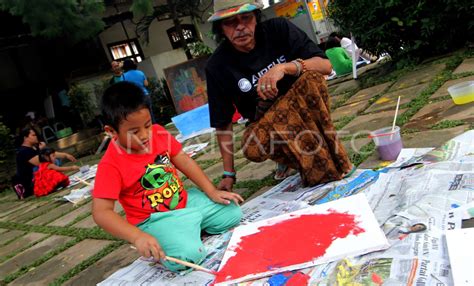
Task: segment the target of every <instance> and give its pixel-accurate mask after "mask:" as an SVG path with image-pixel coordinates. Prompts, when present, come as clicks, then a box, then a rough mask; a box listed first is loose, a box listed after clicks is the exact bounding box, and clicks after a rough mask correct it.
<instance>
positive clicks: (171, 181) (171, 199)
mask: <svg viewBox="0 0 474 286" xmlns="http://www.w3.org/2000/svg"><path fill="white" fill-rule="evenodd" d="M140 185H141V187H142V189H140V190H139V192H140V191H141V192H142V207H145V205H146V202H147V201H148V202H149V203H150V206H151V207H152V208H153V209H155V210H156V211H170V210H173V209H175V208H176V206H177V205H178V204H179V203H180V202H181V201H182V200H183V197H182V196H181V194H180V193H181V192H182V191H183V190H182V183H181V181H180V179H179V178H178V175H177V171H176V169H175V167H174V166H173V165H172V164H171V163H170V160H169V157H168V156H167V155H165V156H162V155H159V156H157V157H156V158H155V160H154V163H152V164H148V165H147V166H146V171H145V174H143V176H142V178H141V180H140Z"/></svg>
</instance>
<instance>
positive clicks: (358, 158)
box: [349, 142, 375, 166]
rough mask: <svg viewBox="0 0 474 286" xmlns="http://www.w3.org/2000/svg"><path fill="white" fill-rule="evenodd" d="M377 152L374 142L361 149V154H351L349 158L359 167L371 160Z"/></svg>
mask: <svg viewBox="0 0 474 286" xmlns="http://www.w3.org/2000/svg"><path fill="white" fill-rule="evenodd" d="M374 151H375V144H374V142H370V143H369V144H367V145H365V146H363V147H362V148H360V150H359V152H357V153H354V152H349V158H350V160H351V162H352V164H354V165H355V166H359V165H360V164H362V162H364V161H365V160H367V158H369V156H370V155H372V153H374Z"/></svg>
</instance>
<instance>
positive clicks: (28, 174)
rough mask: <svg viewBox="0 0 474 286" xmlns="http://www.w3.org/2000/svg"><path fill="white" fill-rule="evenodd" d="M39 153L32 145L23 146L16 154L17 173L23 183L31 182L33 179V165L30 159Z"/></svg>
mask: <svg viewBox="0 0 474 286" xmlns="http://www.w3.org/2000/svg"><path fill="white" fill-rule="evenodd" d="M36 155H38V151H37V150H36V149H34V148H31V147H26V146H21V147H20V148H18V151H17V154H16V174H17V176H18V179H19V180H20V181H21V182H23V183H31V181H32V180H33V167H34V166H35V165H33V164H31V163H30V162H28V161H30V160H31V159H32V158H33V157H35V156H36Z"/></svg>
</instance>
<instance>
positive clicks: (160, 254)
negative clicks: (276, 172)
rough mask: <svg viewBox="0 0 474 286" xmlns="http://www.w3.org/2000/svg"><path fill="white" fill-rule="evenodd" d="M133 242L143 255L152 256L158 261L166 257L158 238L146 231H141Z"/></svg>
mask: <svg viewBox="0 0 474 286" xmlns="http://www.w3.org/2000/svg"><path fill="white" fill-rule="evenodd" d="M133 244H134V245H135V247H136V248H137V250H138V252H139V253H140V255H141V256H144V257H147V258H148V257H150V256H153V258H154V259H155V260H156V261H158V260H160V259H165V256H166V255H165V252H164V251H163V249H162V248H161V246H160V244H159V243H158V241H156V239H155V238H154V237H153V236H151V235H149V234H148V233H146V232H141V233H140V234H139V235H138V236H137V237H136V238H135V240H134V241H133Z"/></svg>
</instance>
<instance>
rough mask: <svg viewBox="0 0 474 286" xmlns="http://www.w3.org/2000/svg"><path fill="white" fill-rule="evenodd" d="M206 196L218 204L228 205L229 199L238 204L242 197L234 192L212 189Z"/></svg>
mask: <svg viewBox="0 0 474 286" xmlns="http://www.w3.org/2000/svg"><path fill="white" fill-rule="evenodd" d="M207 196H208V197H209V198H210V199H211V200H212V201H214V202H216V203H218V204H223V205H228V204H230V201H233V202H234V203H235V204H236V205H239V204H240V203H242V202H243V201H244V199H243V198H242V197H241V196H240V195H239V194H236V193H231V192H226V191H219V190H214V191H213V192H210V193H208V194H207Z"/></svg>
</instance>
